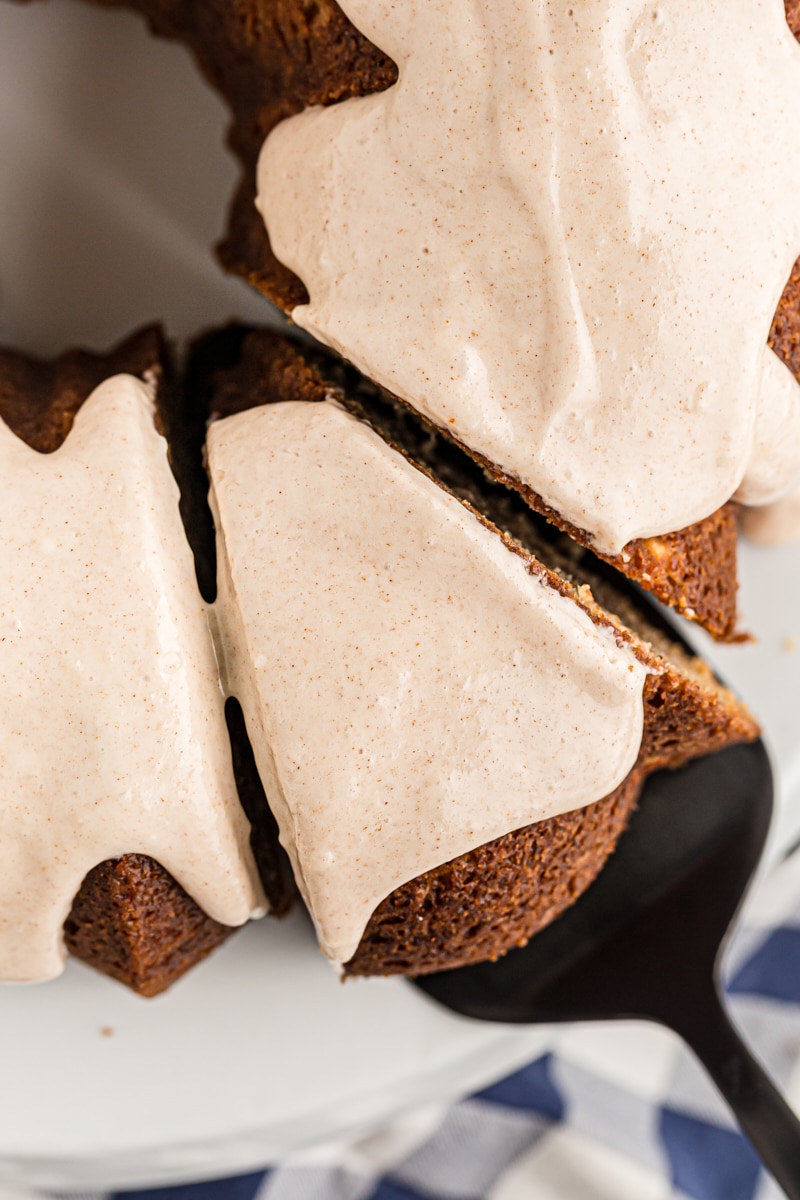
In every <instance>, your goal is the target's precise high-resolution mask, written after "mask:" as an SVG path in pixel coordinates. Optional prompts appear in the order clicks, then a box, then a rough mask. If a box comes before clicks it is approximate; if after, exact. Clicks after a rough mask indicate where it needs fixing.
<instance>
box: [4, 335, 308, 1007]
mask: <svg viewBox="0 0 800 1200" xmlns="http://www.w3.org/2000/svg"><path fill="white" fill-rule="evenodd" d="M179 407H180V406H179V404H178V402H177V399H176V394H175V391H174V386H173V382H172V380H171V378H170V371H169V362H168V356H167V353H166V349H165V346H164V343H163V339H162V338H161V336H160V334H159V332H158V331H157V330H156V329H147V330H144V331H142V332H140V333H139V334H136V335H134V336H133V337H132V338H130V339H129V340H128V341H126V342H124V343H123V344H122V345H120V346H118V347H117V348H116V349H115V350H113V351H111V352H110V353H109V354H107V355H95V354H89V353H85V352H80V351H79V352H72V353H69V354H66V355H64V356H63V357H61V358H60V359H58V360H56V361H55V362H40V361H34V360H32V359H30V358H27V357H25V356H23V355H20V354H17V353H14V352H12V351H8V350H0V418H1V419H2V420H1V421H0V453H2V456H3V464H4V465H3V472H2V478H3V486H4V489H5V495H4V501H3V505H2V515H0V544H1V545H2V558H3V564H4V571H3V600H2V604H0V610H1V611H2V614H3V637H2V639H0V687H1V688H2V694H3V711H4V718H3V722H2V728H0V761H2V763H3V770H2V776H3V805H2V808H0V828H1V829H2V833H0V863H1V864H2V870H0V978H2V979H12V980H29V979H42V978H48V977H50V976H52V975H54V974H57V973H58V971H59V970H60V968H61V965H62V960H63V952H64V949H65V948H66V949H67V950H69V951H70V952H71V953H72V954H74V955H76V956H77V957H79V958H81V959H83V960H84V961H85V962H87V963H89V964H91V965H92V966H94V967H97V968H98V969H99V970H101V971H104V972H106V973H107V974H109V975H113V976H114V977H115V978H117V979H119V980H121V981H122V982H124V983H126V984H127V985H128V986H129V987H131V988H133V989H134V990H135V991H138V992H140V993H141V994H143V995H154V994H155V993H156V992H159V991H161V990H163V988H165V987H167V986H168V985H169V984H170V983H172V982H173V981H174V980H175V979H176V978H177V977H178V976H179V975H180V974H182V973H183V971H185V970H186V969H187V968H188V967H190V966H191V965H192V964H193V963H195V962H197V961H198V960H199V959H201V958H202V957H204V956H205V955H206V954H208V953H209V951H210V950H212V949H213V948H214V947H215V946H216V945H218V944H219V943H220V942H221V941H222V940H223V939H224V938H226V937H227V936H228V934H229V933H230V932H231V927H233V926H236V925H240V924H241V923H242V922H244V921H245V920H247V919H248V917H251V916H256V915H259V914H260V913H261V912H263V911H264V907H265V899H264V896H263V894H262V887H261V884H260V882H259V879H258V874H257V871H256V867H255V862H254V857H253V853H252V851H251V849H250V846H249V845H248V841H249V828H248V823H247V820H246V819H245V816H244V813H243V811H242V808H241V807H240V804H239V802H238V800H237V792H236V785H235V781H234V765H233V764H232V761H231V747H230V743H229V738H228V733H227V728H226V720H225V712H224V707H223V702H222V699H221V697H220V692H219V684H218V675H217V668H216V659H215V655H214V647H213V644H212V641H211V638H210V636H209V632H208V621H207V613H206V609H205V606H204V604H203V602H202V600H201V597H200V593H199V591H198V589H197V584H196V581H195V576H194V569H193V563H192V555H191V551H190V548H189V545H188V542H187V541H186V539H185V536H184V531H183V528H182V525H181V521H180V518H179V513H178V489H177V487H176V484H175V480H174V478H173V476H172V473H171V471H170V467H169V464H168V461H167V446H166V441H165V439H164V437H163V436H162V434H161V433H159V432H158V431H157V427H158V428H160V429H161V430H165V429H168V430H170V432H171V435H172V436H175V437H176V442H175V444H176V446H178V445H179V441H178V440H177V434H176V431H175V429H174V424H175V420H176V418H177V416H178V414H179ZM186 444H187V445H188V442H187V443H186ZM182 453H185V446H181V447H180V449H179V450H178V454H177V457H178V460H180V457H181V454H182ZM234 720H235V718H234ZM235 744H236V758H237V760H238V761H237V763H236V766H237V768H238V770H237V772H236V773H237V774H238V776H239V778H240V780H241V785H242V786H241V790H242V793H243V796H244V797H245V800H246V802H248V803H249V805H250V807H251V811H252V810H253V808H254V807H255V805H254V804H253V803H252V800H253V786H254V785H253V783H252V772H250V771H248V768H247V763H246V761H245V760H246V755H247V748H246V746H245V745H244V743H243V739H242V737H241V733H239V735H238V736H237V737H236V739H235ZM256 828H257V829H258V830H259V841H258V842H257V845H256V850H257V852H258V858H259V862H260V863H261V864H262V866H263V870H262V874H263V875H264V878H265V883H266V884H267V886H268V888H269V890H270V893H271V899H272V903H273V906H274V907H276V908H277V909H278V910H282V909H283V908H285V907H286V903H287V893H286V892H285V891H282V889H281V886H280V869H281V868H280V863H279V862H277V865H276V866H275V867H274V868H271V867H270V865H269V858H270V845H269V833H268V831H266V830H265V825H264V822H263V820H261V819H259V820H258V821H257V823H256Z"/></svg>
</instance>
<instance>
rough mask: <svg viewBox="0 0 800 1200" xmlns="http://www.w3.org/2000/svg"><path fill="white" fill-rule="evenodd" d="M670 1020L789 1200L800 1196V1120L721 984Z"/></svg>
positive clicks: (685, 1006)
mask: <svg viewBox="0 0 800 1200" xmlns="http://www.w3.org/2000/svg"><path fill="white" fill-rule="evenodd" d="M664 1023H665V1024H669V1025H670V1026H671V1028H672V1029H674V1030H675V1032H676V1033H678V1034H680V1036H681V1037H682V1038H683V1040H684V1041H685V1042H686V1044H687V1045H688V1046H689V1047H690V1049H691V1050H692V1051H693V1052H694V1054H695V1055H696V1056H697V1058H698V1059H699V1060H700V1062H701V1063H702V1064H703V1066H704V1067H705V1068H706V1070H707V1071H708V1073H709V1075H710V1076H711V1078H712V1079H713V1081H714V1083H715V1084H716V1085H717V1088H718V1089H719V1091H720V1092H721V1093H722V1095H723V1097H724V1098H725V1100H726V1101H727V1103H728V1104H729V1105H730V1107H731V1109H732V1111H733V1113H734V1115H735V1117H736V1119H737V1121H738V1123H739V1126H740V1127H741V1129H742V1132H743V1133H744V1134H745V1135H746V1136H747V1138H748V1139H749V1140H750V1142H751V1144H752V1146H753V1148H754V1150H755V1151H756V1153H757V1154H758V1156H759V1158H760V1159H761V1161H762V1162H763V1163H764V1166H765V1167H766V1168H767V1170H768V1171H770V1172H771V1173H772V1175H773V1176H774V1178H775V1180H776V1181H777V1182H778V1183H779V1184H780V1186H781V1188H782V1189H783V1191H784V1192H785V1193H786V1195H787V1196H788V1197H789V1200H800V1121H798V1119H797V1117H796V1116H795V1114H794V1112H793V1111H792V1110H791V1108H790V1107H789V1105H788V1104H787V1103H786V1101H785V1100H784V1099H783V1097H782V1096H781V1094H780V1092H779V1091H778V1089H777V1088H776V1087H775V1085H774V1084H773V1082H772V1080H771V1079H770V1077H769V1076H768V1075H767V1073H766V1071H765V1070H764V1068H763V1067H762V1066H761V1065H760V1064H759V1063H758V1062H757V1061H756V1059H755V1058H754V1057H753V1055H752V1054H751V1053H750V1051H749V1050H748V1049H747V1046H746V1045H745V1043H744V1042H743V1041H742V1038H741V1037H740V1036H739V1034H738V1032H737V1031H736V1029H735V1028H734V1026H733V1025H732V1024H731V1020H730V1018H729V1016H728V1013H727V1012H726V1010H725V1006H724V1004H723V1002H722V1000H721V998H720V994H719V990H718V988H717V986H716V985H715V984H714V983H713V982H712V981H709V986H708V987H707V988H704V989H703V992H702V993H701V994H696V995H693V996H692V1003H691V1004H687V1005H683V1006H681V1014H680V1017H679V1018H678V1019H676V1014H675V1013H674V1012H673V1013H671V1014H670V1018H669V1021H665V1022H664Z"/></svg>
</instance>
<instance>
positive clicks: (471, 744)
mask: <svg viewBox="0 0 800 1200" xmlns="http://www.w3.org/2000/svg"><path fill="white" fill-rule="evenodd" d="M194 387H195V391H194V395H195V398H196V400H197V402H198V403H200V404H202V405H203V406H204V407H206V408H207V410H208V411H209V413H210V414H212V415H213V416H214V417H215V420H214V421H213V423H212V424H211V426H210V428H209V436H208V471H209V478H210V485H211V500H212V506H213V510H214V513H215V516H216V525H217V544H218V574H219V589H220V590H219V597H218V600H217V604H216V621H217V627H218V629H219V630H220V633H221V644H222V650H221V659H222V662H223V664H224V672H225V677H226V683H225V685H226V688H227V690H228V691H229V692H230V693H231V694H234V695H236V696H237V697H238V699H239V700H240V702H241V704H242V708H243V710H244V713H245V719H246V721H247V724H248V729H249V731H250V735H251V740H252V744H253V748H254V753H255V757H256V761H257V763H258V766H259V770H260V772H261V775H262V778H263V780H264V783H265V786H266V791H267V795H268V796H269V799H270V803H271V806H272V808H273V811H274V812H275V815H276V817H277V820H278V824H279V827H280V832H281V840H282V842H283V844H284V846H285V848H286V850H287V851H288V853H289V856H290V858H291V860H292V863H293V866H294V870H295V876H296V880H297V883H298V887H299V889H300V891H301V892H302V894H303V896H304V898H305V900H306V902H307V904H308V907H309V909H310V911H311V913H312V916H313V917H314V920H315V922H316V926H317V930H318V932H319V935H320V941H321V944H322V946H323V948H324V949H325V951H326V953H328V955H329V956H330V957H331V958H332V959H333V960H335V961H336V962H337V963H339V964H340V965H341V966H342V967H343V968H344V972H345V973H346V974H348V975H356V974H389V973H404V974H420V973H423V972H426V971H431V970H436V969H439V968H441V967H445V966H447V967H451V966H456V965H461V964H464V963H468V962H475V961H478V960H480V959H484V958H487V957H489V958H494V957H497V956H498V955H500V954H502V953H503V952H505V951H506V950H508V949H509V948H510V947H512V946H514V945H518V944H521V943H523V942H524V941H525V940H527V938H529V937H530V936H531V934H533V933H535V932H536V931H537V930H538V929H540V928H542V926H544V925H545V924H547V923H548V922H549V921H551V920H552V919H553V918H554V917H555V916H557V915H558V914H559V913H560V912H561V911H562V910H563V909H564V908H565V907H566V906H567V905H568V904H570V903H572V902H573V901H574V900H575V899H576V898H577V896H578V895H579V894H580V893H581V892H582V891H583V890H584V889H585V888H586V887H587V886H588V884H589V883H590V882H591V881H592V880H593V879H594V877H595V876H596V875H597V873H598V871H599V870H600V868H601V867H602V865H603V863H604V862H605V860H606V858H607V857H608V855H609V854H610V853H611V851H612V850H613V848H614V846H615V844H616V841H617V839H618V837H619V835H620V833H621V832H622V830H623V829H624V827H625V824H626V821H627V819H628V816H629V815H630V813H631V811H632V810H633V808H634V806H635V804H636V800H637V797H638V794H639V791H640V788H641V785H642V782H643V779H644V777H645V776H646V775H647V774H648V772H650V771H652V770H654V769H656V768H659V767H664V766H677V765H679V764H681V763H683V762H685V761H686V760H687V759H689V758H691V757H694V756H695V755H698V754H703V753H706V752H708V751H710V750H714V749H717V748H719V747H721V746H723V745H726V744H730V743H732V742H735V741H738V740H743V739H748V738H752V737H754V736H755V735H756V733H757V730H756V727H755V725H754V723H753V722H752V720H751V718H750V717H749V716H748V715H747V713H746V711H745V710H744V709H743V708H742V706H741V705H740V704H739V703H738V702H737V701H736V700H735V699H734V698H733V697H732V696H731V695H730V693H728V692H726V691H725V690H724V689H723V688H721V687H720V686H719V685H718V684H716V683H715V681H714V680H713V677H712V676H711V674H710V672H709V670H708V668H707V667H705V666H704V665H703V664H702V663H699V662H698V661H697V660H696V659H695V660H691V659H690V658H689V657H688V656H687V654H686V653H685V652H684V651H683V650H682V649H681V647H680V646H678V645H677V644H675V643H674V641H673V642H670V639H669V638H668V637H667V636H665V634H664V633H663V631H660V630H658V629H657V628H655V626H654V625H653V623H652V619H651V621H649V622H648V619H647V617H646V616H643V615H642V612H641V609H640V605H639V604H637V603H636V602H635V601H633V600H632V599H631V598H628V597H624V596H622V595H621V594H620V593H619V590H618V588H617V587H616V586H615V584H614V583H613V582H609V581H608V580H604V579H603V578H602V577H601V576H599V575H598V574H597V569H598V568H597V563H596V560H595V573H594V575H592V573H591V568H590V567H588V566H587V562H586V561H583V560H586V559H589V558H591V556H590V555H588V553H586V552H584V553H583V554H582V555H581V554H580V553H579V552H577V551H576V550H575V549H574V548H573V549H570V545H571V544H569V545H564V546H559V545H553V544H551V542H549V541H548V538H547V535H546V532H543V530H542V529H541V527H540V523H538V522H537V520H536V518H535V517H534V515H533V514H532V513H531V512H530V510H529V509H528V508H527V506H525V505H524V504H523V503H522V502H521V500H520V499H519V497H516V496H515V495H514V494H512V493H509V492H508V491H507V490H506V489H505V488H503V487H501V486H500V485H498V484H497V483H493V484H492V483H489V482H487V481H486V479H485V478H484V477H483V475H482V472H481V471H480V469H479V468H478V467H477V466H476V464H475V463H474V460H472V459H471V458H470V457H469V456H468V455H466V454H465V453H464V452H462V451H460V450H458V449H457V448H455V447H453V445H452V443H450V442H449V441H448V440H447V439H446V438H444V437H442V436H441V435H437V434H435V433H432V432H431V430H430V428H429V427H426V426H425V425H424V423H422V422H420V421H419V420H418V418H416V417H415V416H414V415H413V414H412V413H411V412H410V411H408V410H407V409H403V408H401V407H400V406H398V405H397V404H396V403H395V402H394V401H393V400H392V398H391V397H390V396H389V395H388V394H387V393H385V392H382V391H381V390H380V389H378V388H377V387H376V386H374V385H372V384H370V383H368V382H367V381H366V380H364V379H361V378H359V377H358V376H357V375H356V373H355V372H354V371H352V370H348V369H346V368H344V367H343V366H342V365H341V364H339V363H337V362H335V361H333V360H331V359H329V358H326V357H324V356H322V355H320V354H318V353H313V352H310V351H308V350H307V349H306V350H303V349H302V348H300V347H298V346H297V345H296V344H293V343H292V342H290V341H289V340H287V339H286V338H283V337H281V336H279V335H276V334H273V333H268V332H264V331H261V332H258V331H247V330H242V329H235V328H232V329H229V330H227V331H225V332H223V333H220V334H217V335H214V336H212V337H211V338H209V339H207V340H206V341H204V342H202V343H201V344H200V346H199V347H198V349H197V351H196V355H195V368H194ZM378 430H380V431H381V433H380V435H379V433H378V432H376V431H378ZM501 531H502V532H501ZM610 574H613V573H610ZM601 603H602V605H603V607H601ZM623 621H625V622H627V623H623ZM634 630H636V632H634Z"/></svg>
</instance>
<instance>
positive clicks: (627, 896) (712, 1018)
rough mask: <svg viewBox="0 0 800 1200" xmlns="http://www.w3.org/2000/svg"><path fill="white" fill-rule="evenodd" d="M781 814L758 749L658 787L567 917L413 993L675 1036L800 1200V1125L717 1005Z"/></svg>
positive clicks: (502, 1012)
mask: <svg viewBox="0 0 800 1200" xmlns="http://www.w3.org/2000/svg"><path fill="white" fill-rule="evenodd" d="M672 636H673V637H674V636H675V634H674V630H673V631H672ZM771 813H772V773H771V770H770V765H769V759H768V758H767V754H766V751H765V749H764V746H763V743H762V742H760V741H758V742H755V743H753V744H751V745H747V746H734V747H731V748H730V749H728V750H723V751H721V752H720V753H718V754H715V755H709V756H708V757H706V758H702V759H698V760H696V761H695V762H693V763H691V764H689V765H688V766H686V767H684V768H682V769H681V770H679V771H675V772H661V773H659V774H656V775H654V776H652V777H651V778H650V779H649V780H648V782H647V785H646V787H645V790H644V793H643V796H642V800H641V804H640V806H639V809H638V811H637V812H636V813H635V815H634V817H633V819H632V821H631V824H630V827H629V829H628V830H627V831H626V832H625V834H623V836H622V838H621V839H620V842H619V845H618V847H617V850H616V852H615V853H614V854H613V856H612V858H611V860H610V861H609V863H608V865H607V866H606V867H605V868H604V870H603V871H602V872H601V874H600V876H599V877H598V879H597V880H596V882H595V883H594V884H592V886H591V887H590V888H589V889H588V891H587V892H586V893H585V894H584V895H583V896H582V897H581V898H580V899H579V900H578V901H577V903H576V904H575V905H574V906H573V907H572V908H571V909H569V910H568V911H567V912H566V913H565V914H564V915H563V916H561V917H559V918H558V920H557V921H555V922H554V923H553V924H552V925H551V926H549V928H547V929H545V930H543V931H542V932H541V933H539V934H537V935H536V936H535V937H534V938H533V939H532V940H531V941H530V943H529V944H528V945H527V946H525V947H523V948H521V949H518V950H512V951H511V952H510V953H509V954H507V955H506V956H505V957H504V958H502V959H500V960H499V961H498V962H496V963H482V964H480V965H478V966H474V967H462V968H459V969H456V970H450V971H441V972H438V973H437V974H435V975H428V976H424V977H422V978H420V979H418V980H416V981H415V984H416V986H417V987H419V988H421V989H422V990H423V991H424V992H426V993H427V994H428V995H429V996H431V997H433V998H434V999H435V1000H437V1001H439V1002H440V1003H441V1004H444V1005H446V1006H447V1007H448V1008H450V1009H452V1010H453V1011H454V1012H457V1013H460V1014H462V1015H464V1016H468V1017H474V1018H477V1019H478V1020H484V1021H503V1022H510V1023H520V1024H529V1023H539V1022H561V1021H597V1020H616V1019H622V1018H643V1019H646V1020H650V1021H656V1022H659V1023H660V1024H662V1025H666V1026H668V1027H669V1028H670V1029H673V1030H674V1031H675V1032H676V1033H678V1034H679V1035H680V1036H681V1037H682V1038H683V1040H684V1041H685V1042H686V1043H687V1044H688V1045H689V1046H690V1047H691V1049H692V1050H693V1051H694V1053H695V1054H696V1055H697V1057H698V1058H699V1059H700V1061H701V1062H702V1063H703V1064H704V1066H705V1068H706V1070H707V1071H708V1073H709V1075H710V1076H711V1078H712V1079H713V1080H714V1082H715V1084H716V1085H717V1087H718V1088H719V1090H720V1092H721V1093H722V1095H723V1096H724V1097H725V1099H726V1100H727V1102H728V1104H729V1105H730V1107H731V1108H732V1110H733V1112H734V1113H735V1115H736V1118H737V1120H738V1121H739V1124H740V1126H741V1128H742V1130H743V1131H744V1133H745V1134H746V1135H747V1137H748V1138H749V1139H750V1141H751V1143H752V1145H753V1146H754V1148H755V1149H756V1151H757V1152H758V1154H759V1155H760V1157H761V1159H762V1161H763V1162H764V1164H765V1166H766V1167H767V1168H768V1169H769V1170H770V1171H771V1172H772V1174H773V1175H774V1177H775V1179H776V1180H777V1181H778V1183H780V1185H781V1187H782V1188H783V1189H784V1191H785V1192H786V1194H787V1196H789V1197H790V1198H791V1200H800V1123H798V1121H797V1119H796V1117H795V1116H794V1113H793V1112H792V1111H791V1109H790V1108H789V1107H788V1105H787V1104H786V1102H785V1100H784V1099H783V1098H782V1096H781V1095H780V1093H779V1092H778V1090H777V1089H776V1087H775V1086H774V1084H773V1083H772V1082H771V1080H770V1079H769V1077H768V1076H767V1074H766V1072H765V1071H764V1070H763V1068H762V1067H761V1066H760V1065H759V1064H758V1063H757V1062H756V1060H755V1059H754V1058H753V1056H752V1055H751V1054H750V1052H749V1050H748V1049H747V1047H746V1046H745V1044H744V1043H743V1041H742V1039H741V1037H740V1036H739V1034H738V1033H737V1032H736V1030H735V1029H734V1028H733V1026H732V1025H731V1022H730V1020H729V1018H728V1016H727V1013H726V1012H725V1009H724V1007H723V1004H722V1001H721V999H720V985H719V960H720V954H721V947H722V946H723V944H724V941H725V938H726V935H727V932H728V930H729V928H730V925H731V922H732V920H733V917H734V915H735V913H736V911H737V909H738V908H739V905H740V903H741V900H742V897H743V895H744V893H745V891H746V889H747V885H748V883H749V881H750V879H751V877H752V875H753V872H754V871H755V868H756V866H757V864H758V861H759V859H760V857H761V853H762V850H763V847H764V841H765V839H766V835H767V830H768V828H769V822H770V816H771Z"/></svg>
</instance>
